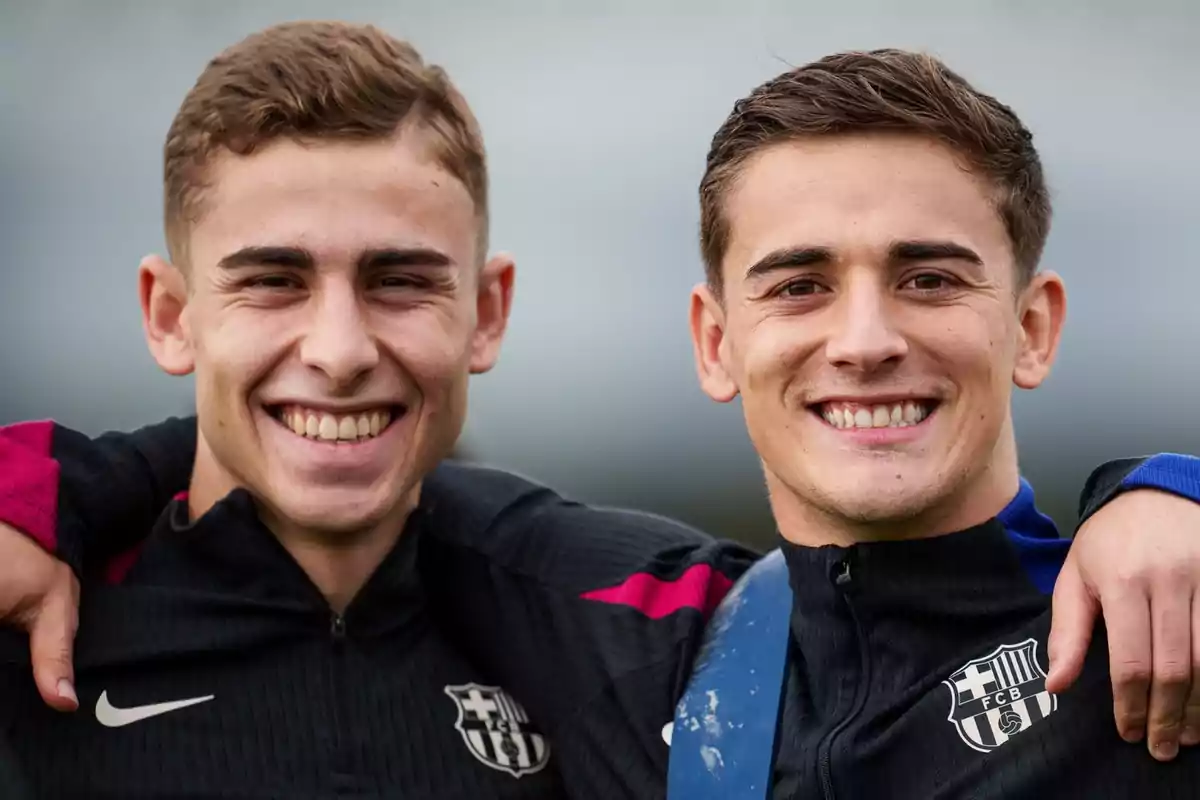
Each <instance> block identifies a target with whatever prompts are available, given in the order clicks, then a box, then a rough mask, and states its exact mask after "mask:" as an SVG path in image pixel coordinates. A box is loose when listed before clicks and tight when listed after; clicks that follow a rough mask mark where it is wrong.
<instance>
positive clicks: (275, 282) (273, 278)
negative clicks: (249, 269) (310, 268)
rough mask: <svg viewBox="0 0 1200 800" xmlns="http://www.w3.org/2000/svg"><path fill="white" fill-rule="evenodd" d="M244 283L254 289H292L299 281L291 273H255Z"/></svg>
mask: <svg viewBox="0 0 1200 800" xmlns="http://www.w3.org/2000/svg"><path fill="white" fill-rule="evenodd" d="M246 285H247V286H249V287H251V288H254V289H294V288H296V287H297V286H298V285H299V281H297V280H296V279H295V278H294V277H293V276H291V275H256V276H255V277H253V278H251V279H250V280H248V281H247V282H246Z"/></svg>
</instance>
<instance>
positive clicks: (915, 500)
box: [813, 469, 938, 524]
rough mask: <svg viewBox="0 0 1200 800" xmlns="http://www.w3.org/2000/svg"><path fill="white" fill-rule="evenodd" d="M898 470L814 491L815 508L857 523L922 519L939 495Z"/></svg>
mask: <svg viewBox="0 0 1200 800" xmlns="http://www.w3.org/2000/svg"><path fill="white" fill-rule="evenodd" d="M897 477H898V476H897V470H895V469H892V470H888V471H886V472H877V473H876V474H873V475H860V476H856V479H854V480H850V481H839V482H838V483H836V484H832V485H830V484H824V485H822V484H820V483H818V484H817V485H816V486H814V487H813V488H814V489H815V491H814V493H813V494H814V495H815V497H814V499H815V500H816V501H817V503H816V505H818V506H821V507H823V508H824V509H825V511H826V512H827V513H830V514H832V515H833V516H837V517H841V518H842V519H845V520H849V521H852V522H855V523H858V524H884V523H888V522H902V521H904V520H910V519H913V518H915V517H919V516H921V515H922V514H925V513H926V512H928V511H930V509H931V508H932V507H933V506H934V505H935V504H936V501H937V497H938V493H937V492H932V491H930V490H929V488H928V486H925V485H921V484H920V483H919V481H917V480H914V479H912V478H909V476H903V477H902V478H900V479H899V480H898V479H897Z"/></svg>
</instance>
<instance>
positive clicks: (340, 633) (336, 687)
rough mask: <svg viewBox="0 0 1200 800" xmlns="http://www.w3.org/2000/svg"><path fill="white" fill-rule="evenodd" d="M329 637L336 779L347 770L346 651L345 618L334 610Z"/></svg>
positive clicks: (331, 736)
mask: <svg viewBox="0 0 1200 800" xmlns="http://www.w3.org/2000/svg"><path fill="white" fill-rule="evenodd" d="M329 639H330V644H331V647H332V649H333V653H332V654H331V655H330V659H329V673H328V674H329V689H330V692H329V696H330V698H331V699H330V716H331V718H332V719H331V723H332V724H331V725H330V731H329V736H330V751H331V752H330V756H331V758H330V763H331V767H332V769H331V770H330V771H331V772H332V773H333V777H334V778H335V779H336V778H338V777H340V776H341V774H343V773H345V772H346V771H347V767H348V766H349V764H348V761H347V758H346V755H347V754H346V746H345V741H344V737H343V721H344V718H345V716H346V714H345V709H344V708H343V705H344V704H343V702H342V689H343V686H344V684H345V682H346V679H345V675H344V668H343V665H342V660H343V658H344V656H345V651H346V618H345V617H344V616H343V615H341V614H339V613H337V612H336V611H335V612H332V613H331V615H330V617H329Z"/></svg>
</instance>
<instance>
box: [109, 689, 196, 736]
mask: <svg viewBox="0 0 1200 800" xmlns="http://www.w3.org/2000/svg"><path fill="white" fill-rule="evenodd" d="M213 697H214V695H211V694H210V695H208V696H207V697H192V698H189V699H187V700H173V701H171V702H170V703H154V704H153V705H148V706H134V707H133V708H117V707H116V706H114V705H113V704H112V703H110V702H108V692H107V691H103V692H101V693H100V699H99V700H97V701H96V721H97V722H99V723H100V724H101V725H103V726H104V727H106V728H120V727H121V726H123V725H130V724H132V723H134V722H141V721H142V720H144V719H149V718H150V717H157V716H158V715H159V714H169V713H170V712H172V711H178V710H179V709H181V708H187V707H188V706H194V705H198V704H200V703H207V702H208V701H209V700H212V699H213Z"/></svg>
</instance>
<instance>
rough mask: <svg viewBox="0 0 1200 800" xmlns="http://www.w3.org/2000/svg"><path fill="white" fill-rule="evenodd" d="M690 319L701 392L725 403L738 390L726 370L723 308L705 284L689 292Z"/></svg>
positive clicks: (726, 354)
mask: <svg viewBox="0 0 1200 800" xmlns="http://www.w3.org/2000/svg"><path fill="white" fill-rule="evenodd" d="M689 317H690V320H691V328H692V353H693V355H694V356H695V359H696V375H697V377H699V378H700V388H701V389H703V390H704V393H705V394H707V395H708V396H709V397H711V398H712V399H713V400H716V401H717V402H718V403H728V402H729V401H731V400H733V398H735V397H737V396H738V387H737V383H736V382H735V381H734V380H733V376H732V375H731V374H730V372H729V370H728V369H727V367H726V364H728V363H729V345H728V340H727V339H726V338H725V307H724V306H723V305H722V304H721V301H720V300H719V299H718V298H717V297H716V295H714V294H713V291H712V288H711V287H710V286H709V285H708V284H707V283H700V284H697V285H696V286H695V288H693V289H692V307H691V312H690V314H689Z"/></svg>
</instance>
